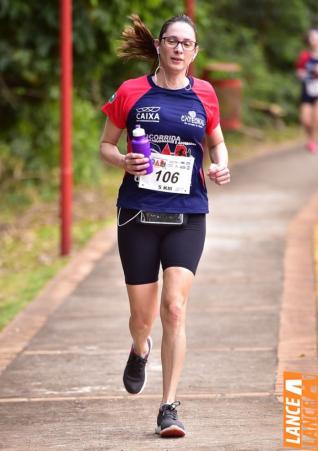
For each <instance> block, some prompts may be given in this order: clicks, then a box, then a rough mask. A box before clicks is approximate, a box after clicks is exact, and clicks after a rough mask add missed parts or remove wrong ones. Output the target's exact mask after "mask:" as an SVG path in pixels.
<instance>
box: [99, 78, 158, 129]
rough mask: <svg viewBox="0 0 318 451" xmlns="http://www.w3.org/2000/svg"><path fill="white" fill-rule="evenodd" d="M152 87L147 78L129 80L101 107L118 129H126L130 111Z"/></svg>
mask: <svg viewBox="0 0 318 451" xmlns="http://www.w3.org/2000/svg"><path fill="white" fill-rule="evenodd" d="M149 89H151V86H150V85H149V83H148V80H147V76H143V77H139V78H135V79H132V80H127V81H125V82H124V83H122V84H121V85H120V87H119V88H118V89H117V91H116V92H115V93H114V94H113V95H112V96H111V97H110V99H109V100H108V101H107V102H106V103H105V104H104V105H103V106H102V107H101V110H102V111H103V113H105V114H106V116H108V117H109V119H110V120H111V121H112V122H113V123H114V124H115V125H116V127H118V128H126V121H127V117H128V114H129V111H130V110H131V108H132V107H133V106H134V104H135V103H136V102H137V100H138V99H139V98H140V97H142V96H143V95H144V94H145V93H146V92H147V91H148V90H149Z"/></svg>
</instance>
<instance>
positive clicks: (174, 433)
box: [155, 425, 186, 437]
mask: <svg viewBox="0 0 318 451" xmlns="http://www.w3.org/2000/svg"><path fill="white" fill-rule="evenodd" d="M155 432H156V434H159V435H160V437H184V436H185V434H186V433H185V431H184V430H183V429H181V428H180V427H179V426H176V425H171V426H169V427H168V428H165V429H163V430H161V427H160V426H158V427H157V428H156V431H155Z"/></svg>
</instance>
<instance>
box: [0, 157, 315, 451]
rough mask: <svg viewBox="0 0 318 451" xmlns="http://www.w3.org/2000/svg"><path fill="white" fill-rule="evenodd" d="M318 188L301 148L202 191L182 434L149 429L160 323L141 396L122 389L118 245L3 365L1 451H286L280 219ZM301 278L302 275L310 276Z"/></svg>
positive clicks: (157, 386) (241, 168) (124, 349)
mask: <svg viewBox="0 0 318 451" xmlns="http://www.w3.org/2000/svg"><path fill="white" fill-rule="evenodd" d="M317 190H318V156H313V155H309V154H307V153H305V151H303V150H301V149H299V148H291V149H290V150H288V151H284V152H279V153H273V154H269V155H264V156H262V157H259V158H256V159H253V160H250V161H247V162H244V163H240V164H237V165H236V166H235V167H234V168H233V170H232V183H231V185H229V186H227V187H223V188H220V187H216V186H211V189H210V191H211V192H210V200H211V207H212V208H211V209H212V212H213V214H212V215H210V216H209V223H208V234H207V241H206V246H205V251H204V256H203V258H202V261H201V264H200V267H199V271H198V274H197V277H196V281H195V285H194V287H193V290H192V294H191V299H190V301H189V307H188V320H187V341H188V343H187V344H188V352H187V356H186V363H185V367H184V370H183V374H182V379H181V382H180V384H179V389H178V396H177V399H179V400H180V401H181V406H180V407H179V409H178V412H179V416H180V418H181V419H182V421H183V422H184V424H185V425H186V429H187V436H186V437H185V438H181V439H160V438H159V437H158V436H156V435H155V434H154V427H155V422H156V416H157V410H158V406H159V402H160V398H161V364H160V342H161V324H160V320H159V318H158V319H157V321H156V324H155V328H154V331H153V334H152V336H153V341H154V349H153V352H152V354H151V356H150V360H149V364H148V384H147V387H146V388H145V390H144V392H143V393H142V394H141V395H139V396H131V395H128V394H127V393H126V392H125V391H124V389H123V386H122V372H123V369H124V366H125V363H126V360H127V356H128V352H129V348H130V335H129V331H128V317H129V309H128V301H127V298H126V293H125V287H124V285H123V278H122V273H121V267H120V263H119V258H118V255H117V248H116V245H114V246H113V247H112V248H111V250H110V251H108V252H106V253H104V255H103V257H102V258H101V259H100V260H99V261H98V262H97V263H96V264H95V265H94V267H93V270H92V271H91V272H90V273H89V274H88V275H87V277H85V278H84V279H83V280H82V281H81V282H80V283H79V284H77V286H76V288H75V290H74V291H72V292H70V293H68V295H67V296H66V298H65V300H64V302H62V303H60V305H59V306H58V308H56V310H55V311H53V312H52V313H51V314H50V315H49V317H48V321H47V322H46V323H45V324H43V325H42V323H41V327H40V328H39V330H38V331H37V333H35V334H34V336H33V338H32V339H31V340H29V338H28V339H26V341H27V346H26V347H25V348H24V349H23V350H22V351H21V352H20V353H19V354H18V355H17V356H16V357H15V358H14V359H13V360H12V361H11V363H10V362H9V360H10V359H9V360H8V362H6V365H8V366H7V367H6V368H5V369H4V370H3V372H2V374H1V375H0V449H1V450H2V449H3V450H32V451H33V450H44V449H54V450H55V449H56V450H57V449H65V450H95V449H96V450H97V449H99V450H111V451H119V450H123V451H134V450H136V451H141V450H147V451H151V450H159V449H160V450H174V449H179V450H183V451H184V450H188V451H194V450H218V451H221V450H228V451H230V450H235V451H238V450H279V449H282V441H281V437H282V404H281V402H280V400H279V393H277V391H276V390H275V387H276V383H277V376H279V375H278V374H277V368H278V366H277V365H278V349H279V336H280V335H279V331H280V319H281V318H280V314H281V302H282V298H283V294H284V293H283V291H284V268H285V266H284V262H285V260H284V258H285V245H286V237H287V233H288V225H289V223H290V221H291V220H292V219H293V218H294V217H295V215H296V214H298V213H299V212H300V211H301V210H302V209H303V207H305V205H306V204H307V203H308V201H309V200H310V198H311V196H312V195H313V194H314V193H315V192H316V191H317ZM315 219H316V220H317V222H318V210H317V216H316V218H315ZM103 244H104V243H101V245H103ZM82 263H84V264H85V262H82ZM303 271H304V272H305V273H306V272H308V271H310V272H311V274H312V273H313V268H312V267H310V266H309V267H306V266H305V267H304V268H303ZM74 277H75V278H76V274H74ZM53 290H54V285H53V286H52V287H51V291H53ZM42 302H44V303H45V300H44V301H43V299H42ZM20 324H21V327H23V321H21V320H20ZM18 329H19V328H18V327H15V330H16V331H18ZM35 330H36V328H35ZM9 332H10V331H9ZM5 333H6V331H5ZM17 333H18V332H17ZM7 334H8V332H7ZM9 336H11V335H10V333H9V335H7V337H9ZM12 336H13V335H12ZM30 337H31V335H30ZM5 340H7V341H5ZM13 342H14V339H13ZM1 343H6V346H7V348H8V349H9V347H10V346H9V345H10V343H8V338H6V337H4V336H2V342H1V336H0V347H1ZM13 348H14V346H13V345H12V349H13ZM16 349H18V348H16ZM12 352H13V351H12ZM0 353H1V349H0ZM12 355H13V354H12ZM2 359H3V361H4V359H5V357H4V356H3V355H2ZM0 363H1V358H0ZM8 363H9V364H8ZM4 366H5V365H4ZM300 366H301V363H300ZM286 369H288V368H286ZM299 369H301V368H299Z"/></svg>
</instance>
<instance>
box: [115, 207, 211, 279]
mask: <svg viewBox="0 0 318 451" xmlns="http://www.w3.org/2000/svg"><path fill="white" fill-rule="evenodd" d="M137 212H138V210H130V209H124V208H122V209H121V211H120V217H119V224H123V223H125V222H126V221H128V220H129V219H130V218H132V217H133V216H134V215H135V214H136V213H137ZM117 231H118V248H119V254H120V258H121V263H122V266H123V270H124V274H125V281H126V283H127V284H129V285H140V284H145V283H152V282H156V281H157V280H158V274H159V267H160V263H161V265H162V269H163V270H165V269H166V268H168V267H170V266H179V267H182V268H187V269H189V270H190V271H192V273H193V274H195V272H196V269H197V266H198V264H199V260H200V257H201V255H202V251H203V246H204V240H205V214H189V215H188V221H187V223H186V224H183V225H175V226H173V225H172V226H169V225H155V224H140V223H139V222H137V220H136V219H134V220H132V221H131V222H129V223H128V224H126V225H123V226H121V227H118V229H117Z"/></svg>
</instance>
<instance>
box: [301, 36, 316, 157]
mask: <svg viewBox="0 0 318 451" xmlns="http://www.w3.org/2000/svg"><path fill="white" fill-rule="evenodd" d="M307 36H308V43H309V47H310V49H309V50H303V51H302V52H301V53H300V54H299V56H298V59H297V62H296V69H297V76H298V78H299V79H300V80H301V82H302V92H301V106H300V121H301V123H302V125H303V127H304V129H305V132H306V135H307V143H306V148H307V149H308V150H309V152H311V153H315V152H317V150H318V145H317V141H316V139H317V131H318V29H317V28H313V29H311V30H309V32H308V35H307Z"/></svg>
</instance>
